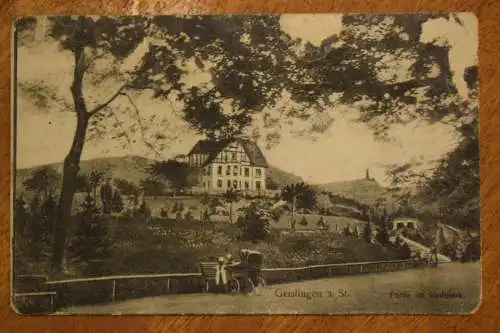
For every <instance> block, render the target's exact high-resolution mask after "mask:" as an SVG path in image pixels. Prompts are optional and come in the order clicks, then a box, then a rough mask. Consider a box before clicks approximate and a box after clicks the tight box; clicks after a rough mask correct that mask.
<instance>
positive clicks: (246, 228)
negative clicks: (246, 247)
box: [236, 202, 270, 242]
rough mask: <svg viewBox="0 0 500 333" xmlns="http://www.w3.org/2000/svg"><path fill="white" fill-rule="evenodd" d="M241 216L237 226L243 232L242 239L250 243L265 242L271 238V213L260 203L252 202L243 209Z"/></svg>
mask: <svg viewBox="0 0 500 333" xmlns="http://www.w3.org/2000/svg"><path fill="white" fill-rule="evenodd" d="M241 211H242V213H241V215H240V216H239V217H238V220H237V221H236V225H237V226H238V227H239V228H240V230H241V239H242V240H248V241H253V242H256V241H265V240H268V239H269V237H270V223H269V218H270V215H269V211H268V210H267V207H265V206H264V205H262V204H261V203H259V202H251V203H250V205H248V206H247V207H244V208H241Z"/></svg>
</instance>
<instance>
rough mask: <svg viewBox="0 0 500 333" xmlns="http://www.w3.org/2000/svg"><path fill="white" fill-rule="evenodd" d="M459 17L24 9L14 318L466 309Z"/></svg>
mask: <svg viewBox="0 0 500 333" xmlns="http://www.w3.org/2000/svg"><path fill="white" fill-rule="evenodd" d="M477 25H478V22H477V18H476V16H475V15H474V14H472V13H418V14H416V13H413V14H412V13H408V14H381V13H378V14H281V15H279V14H273V15H264V14H262V15H211V16H207V15H205V16H186V15H182V16H37V17H35V16H33V17H22V18H19V19H18V20H17V21H16V22H15V23H14V27H13V36H12V38H13V40H12V45H13V48H12V52H13V55H12V59H13V65H12V77H13V80H12V152H13V158H12V163H13V166H12V170H13V171H12V179H11V186H12V191H11V193H12V194H11V200H12V202H11V207H12V214H11V216H12V219H11V258H12V259H11V260H12V261H11V307H12V309H13V311H15V312H16V313H18V314H26V315H31V314H37V315H39V314H44V315H76V314H79V315H98V314H114V315H121V314H123V315H137V314H156V315H162V314H199V315H202V314H330V315H337V314H339V315H341V314H452V315H456V314H471V313H473V312H474V311H475V310H476V309H477V308H478V307H479V305H480V302H481V217H480V173H479V101H478V95H479V86H478V83H479V70H478V66H479V62H478V56H477V47H478V27H477Z"/></svg>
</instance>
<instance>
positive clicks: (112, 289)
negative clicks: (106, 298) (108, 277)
mask: <svg viewBox="0 0 500 333" xmlns="http://www.w3.org/2000/svg"><path fill="white" fill-rule="evenodd" d="M115 299H116V280H113V284H112V287H111V301H112V302H114V301H115Z"/></svg>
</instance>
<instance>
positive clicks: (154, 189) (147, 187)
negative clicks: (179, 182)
mask: <svg viewBox="0 0 500 333" xmlns="http://www.w3.org/2000/svg"><path fill="white" fill-rule="evenodd" d="M140 186H141V190H142V192H143V193H144V195H145V196H153V197H155V198H156V197H158V196H161V195H163V194H164V193H165V184H164V183H163V182H162V181H161V180H157V179H154V178H147V179H143V180H141V181H140Z"/></svg>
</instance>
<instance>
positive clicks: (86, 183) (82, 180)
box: [76, 173, 91, 193]
mask: <svg viewBox="0 0 500 333" xmlns="http://www.w3.org/2000/svg"><path fill="white" fill-rule="evenodd" d="M90 191H91V186H90V180H89V177H88V176H87V175H86V174H84V173H78V174H77V177H76V192H77V193H89V192H90Z"/></svg>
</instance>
